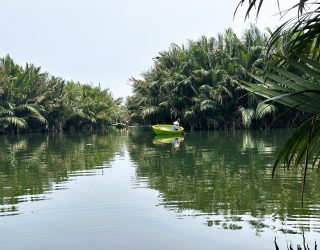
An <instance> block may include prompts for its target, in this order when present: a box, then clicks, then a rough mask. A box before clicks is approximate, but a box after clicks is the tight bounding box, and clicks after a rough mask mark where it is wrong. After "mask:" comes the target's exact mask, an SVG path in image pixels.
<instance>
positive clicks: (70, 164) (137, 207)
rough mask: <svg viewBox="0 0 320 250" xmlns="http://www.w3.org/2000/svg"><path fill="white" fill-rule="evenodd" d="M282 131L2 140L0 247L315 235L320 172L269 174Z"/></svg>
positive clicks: (257, 243)
mask: <svg viewBox="0 0 320 250" xmlns="http://www.w3.org/2000/svg"><path fill="white" fill-rule="evenodd" d="M291 133H292V131H290V130H285V129H283V130H271V131H225V132H195V133H192V134H186V135H185V136H184V137H183V138H158V137H155V136H154V134H153V133H152V131H151V130H149V129H147V128H129V129H128V130H110V131H108V132H106V133H101V134H91V133H90V134H84V133H75V134H30V135H20V136H15V135H8V136H1V137H0V152H1V153H0V201H1V203H0V239H1V249H10V250H12V249H13V250H15V249H21V250H22V249H23V250H26V249H30V250H35V249H46V250H48V249H77V250H81V249H95V250H97V249H139V250H141V249H246V250H247V249H275V246H274V239H275V238H276V240H277V244H278V245H279V247H280V249H287V244H288V243H292V244H293V245H294V246H296V245H297V244H300V245H301V244H302V243H303V237H304V238H305V241H306V244H307V243H308V245H309V247H310V248H311V247H312V249H313V246H314V242H315V241H317V243H318V239H319V236H320V234H319V233H320V195H319V190H318V183H319V178H320V176H319V173H318V172H317V171H314V172H311V171H310V172H309V173H308V177H307V185H306V190H305V201H304V204H303V205H302V203H301V171H300V170H299V169H294V170H284V169H282V168H278V169H277V170H276V174H275V177H274V178H273V179H272V177H271V173H272V168H273V162H274V159H275V157H276V155H277V152H279V150H280V149H281V146H282V145H283V144H284V142H285V141H286V139H287V138H288V136H289V135H290V134H291Z"/></svg>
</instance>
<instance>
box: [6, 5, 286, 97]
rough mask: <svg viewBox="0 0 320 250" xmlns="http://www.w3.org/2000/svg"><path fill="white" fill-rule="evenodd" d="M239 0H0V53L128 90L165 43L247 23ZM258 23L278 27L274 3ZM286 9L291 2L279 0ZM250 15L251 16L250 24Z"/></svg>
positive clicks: (122, 93) (115, 89) (116, 89)
mask: <svg viewBox="0 0 320 250" xmlns="http://www.w3.org/2000/svg"><path fill="white" fill-rule="evenodd" d="M238 1H239V0H221V1H218V0H28V1H26V0H0V10H1V31H0V56H1V57H2V56H4V55H6V54H10V56H11V57H13V59H14V60H15V61H16V63H19V64H23V65H24V64H25V63H26V62H29V63H34V64H35V65H37V66H41V67H42V69H43V70H44V71H47V72H48V73H50V74H52V75H55V76H61V77H62V78H64V79H72V80H76V81H80V82H82V83H91V84H93V85H98V84H99V83H100V84H101V87H103V88H109V89H110V90H111V92H112V93H113V96H114V97H120V96H122V97H125V96H128V95H130V93H131V87H130V86H129V85H128V79H129V78H130V77H136V78H138V77H139V75H140V74H141V73H142V72H143V71H145V70H147V69H148V68H150V67H151V66H152V58H153V57H155V56H157V53H158V52H160V51H162V50H165V49H167V48H168V47H169V46H170V44H171V43H172V42H174V43H177V44H179V45H180V44H182V43H185V42H186V41H187V40H188V39H193V40H195V39H198V38H199V37H200V36H201V35H207V36H215V35H216V34H217V33H218V32H223V31H224V30H225V29H226V28H228V27H232V28H233V29H234V30H235V32H236V33H237V34H241V31H242V30H243V29H244V28H245V27H247V26H248V25H249V21H246V22H244V11H245V8H242V9H240V11H239V12H238V13H237V15H236V19H235V20H233V13H234V10H235V8H236V6H237V3H238ZM264 2H265V3H264V6H263V12H262V13H261V15H260V17H259V19H258V22H257V25H258V26H259V27H260V28H265V27H275V26H276V25H278V24H279V16H273V15H274V14H276V13H277V12H278V9H277V1H276V0H265V1H264ZM280 2H281V4H282V5H281V8H285V7H287V6H288V4H290V2H292V0H281V1H280ZM254 21H255V19H254V18H253V19H251V22H254Z"/></svg>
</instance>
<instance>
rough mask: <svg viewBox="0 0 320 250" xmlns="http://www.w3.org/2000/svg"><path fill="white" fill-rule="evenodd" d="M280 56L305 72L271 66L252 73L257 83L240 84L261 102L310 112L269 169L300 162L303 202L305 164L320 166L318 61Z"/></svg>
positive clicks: (319, 66) (297, 164)
mask: <svg viewBox="0 0 320 250" xmlns="http://www.w3.org/2000/svg"><path fill="white" fill-rule="evenodd" d="M281 59H285V60H286V62H287V63H288V64H289V65H290V66H292V67H294V68H296V69H298V70H301V69H302V68H303V69H304V70H303V72H305V74H306V75H305V76H303V77H302V76H300V75H297V74H296V73H292V72H289V71H286V70H284V69H283V68H276V67H271V69H272V71H271V72H269V73H266V74H264V76H263V77H260V76H254V75H252V77H253V78H254V79H255V80H257V81H258V83H250V82H244V81H243V85H242V87H243V88H244V89H246V90H248V91H250V92H254V93H255V94H258V95H260V96H263V97H265V98H267V100H265V101H264V103H270V102H271V103H272V102H279V103H282V104H284V105H286V106H288V107H291V108H297V109H300V110H302V111H304V112H306V113H309V114H310V117H309V118H308V119H307V120H305V121H304V122H303V123H302V124H301V125H300V127H299V128H298V129H296V131H295V132H294V134H293V135H292V136H291V138H289V140H288V141H287V142H286V144H285V145H284V147H283V148H282V150H281V152H280V153H279V155H278V157H277V159H276V161H275V164H274V167H273V172H272V175H274V172H275V170H276V167H277V166H278V165H280V164H281V163H282V164H283V165H284V166H285V167H287V168H289V167H290V166H293V167H297V166H299V165H300V164H302V163H303V165H304V174H303V180H302V201H303V191H304V187H305V180H306V175H307V168H308V165H309V164H308V163H309V162H310V161H312V167H314V166H318V167H319V166H320V146H319V143H320V85H319V75H320V73H319V72H320V63H318V62H316V61H310V59H304V58H299V60H298V62H293V61H290V60H289V59H286V58H281Z"/></svg>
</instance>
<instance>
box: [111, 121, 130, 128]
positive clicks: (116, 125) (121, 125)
mask: <svg viewBox="0 0 320 250" xmlns="http://www.w3.org/2000/svg"><path fill="white" fill-rule="evenodd" d="M113 126H115V127H116V128H127V127H128V125H127V124H125V123H121V122H118V123H115V124H113Z"/></svg>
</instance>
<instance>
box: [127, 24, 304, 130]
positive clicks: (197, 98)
mask: <svg viewBox="0 0 320 250" xmlns="http://www.w3.org/2000/svg"><path fill="white" fill-rule="evenodd" d="M287 39H289V38H288V37H287V36H285V35H284V36H283V37H282V39H281V41H279V42H278V44H277V49H278V50H280V51H282V52H283V53H286V49H287V48H286V40H287ZM267 41H268V36H267V35H266V34H265V33H263V32H261V31H260V30H259V29H258V28H257V27H255V26H251V27H250V28H249V29H248V30H245V31H244V33H243V35H242V37H241V38H238V37H237V35H236V34H235V33H234V32H233V31H232V30H231V29H227V30H226V31H225V33H224V34H218V36H217V37H216V38H207V37H205V36H203V37H202V38H201V39H199V40H198V41H189V42H188V44H187V45H182V46H178V45H176V44H172V45H171V47H170V48H169V50H167V51H164V52H161V53H159V56H157V57H156V58H154V65H153V67H152V68H151V69H150V70H148V71H146V72H145V73H144V74H143V75H142V79H134V78H132V79H131V82H132V86H133V96H131V97H129V98H128V100H127V106H128V110H129V115H130V119H131V121H132V122H137V123H146V124H150V123H167V122H171V121H172V120H173V119H180V120H181V121H182V124H184V126H186V127H191V128H195V129H201V128H202V129H203V128H208V129H209V128H215V129H222V128H242V127H255V128H262V127H266V126H269V125H270V123H271V122H272V121H273V120H274V117H275V115H276V113H278V114H280V113H282V112H283V107H282V106H277V107H276V106H274V105H273V104H268V105H266V104H264V103H263V102H262V100H263V99H262V98H260V97H258V96H257V95H254V94H251V93H250V92H247V91H246V90H245V89H244V88H242V87H240V81H243V80H244V81H252V80H253V78H252V77H251V75H250V73H256V72H257V69H258V68H263V67H265V65H266V63H267V62H268V61H270V56H269V54H268V53H267ZM299 114H300V113H299V112H288V113H286V114H285V115H284V116H283V117H282V118H280V119H277V120H276V122H275V123H274V124H273V125H274V126H282V127H285V126H291V127H292V126H295V124H296V122H297V121H296V119H298V120H299V117H300V116H301V115H299Z"/></svg>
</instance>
